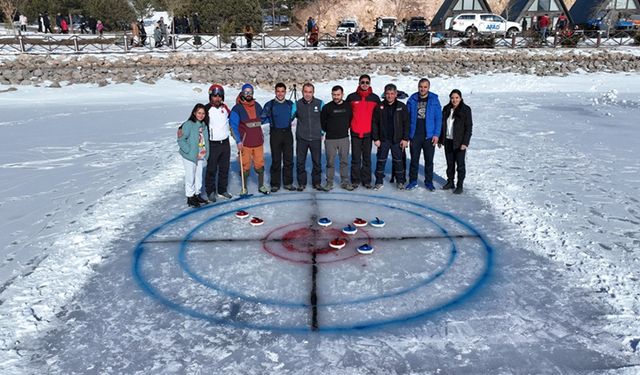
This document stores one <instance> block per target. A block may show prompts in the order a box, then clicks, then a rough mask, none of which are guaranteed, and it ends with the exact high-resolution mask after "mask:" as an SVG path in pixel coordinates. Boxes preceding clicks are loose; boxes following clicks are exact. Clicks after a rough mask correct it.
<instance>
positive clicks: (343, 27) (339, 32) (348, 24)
mask: <svg viewBox="0 0 640 375" xmlns="http://www.w3.org/2000/svg"><path fill="white" fill-rule="evenodd" d="M359 30H360V27H359V26H358V21H356V20H355V19H353V18H345V19H343V20H342V21H340V23H339V24H338V28H337V29H336V36H344V35H346V34H347V33H357V32H358V31H359Z"/></svg>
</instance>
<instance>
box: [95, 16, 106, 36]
mask: <svg viewBox="0 0 640 375" xmlns="http://www.w3.org/2000/svg"><path fill="white" fill-rule="evenodd" d="M96 30H98V35H100V36H102V33H103V31H104V24H103V23H102V21H100V20H98V22H97V23H96Z"/></svg>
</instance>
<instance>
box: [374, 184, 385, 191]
mask: <svg viewBox="0 0 640 375" xmlns="http://www.w3.org/2000/svg"><path fill="white" fill-rule="evenodd" d="M383 186H384V185H383V184H376V185H375V186H374V187H373V190H375V191H378V190H381V189H382V187H383Z"/></svg>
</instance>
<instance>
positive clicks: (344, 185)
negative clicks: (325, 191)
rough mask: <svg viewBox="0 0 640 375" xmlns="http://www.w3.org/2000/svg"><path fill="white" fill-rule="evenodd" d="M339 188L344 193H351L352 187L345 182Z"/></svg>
mask: <svg viewBox="0 0 640 375" xmlns="http://www.w3.org/2000/svg"><path fill="white" fill-rule="evenodd" d="M340 187H341V188H343V189H344V190H346V191H353V186H352V185H351V184H350V183H347V182H345V183H344V184H342V185H340Z"/></svg>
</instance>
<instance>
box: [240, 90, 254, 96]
mask: <svg viewBox="0 0 640 375" xmlns="http://www.w3.org/2000/svg"><path fill="white" fill-rule="evenodd" d="M242 93H243V94H244V95H253V91H251V90H245V91H243V92H242Z"/></svg>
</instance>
